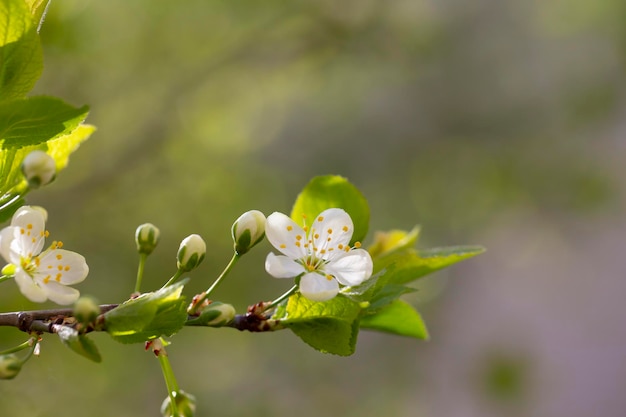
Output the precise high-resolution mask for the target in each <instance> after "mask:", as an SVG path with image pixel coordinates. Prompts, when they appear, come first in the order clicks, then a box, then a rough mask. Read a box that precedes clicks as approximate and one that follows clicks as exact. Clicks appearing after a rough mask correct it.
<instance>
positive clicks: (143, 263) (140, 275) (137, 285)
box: [135, 253, 148, 292]
mask: <svg viewBox="0 0 626 417" xmlns="http://www.w3.org/2000/svg"><path fill="white" fill-rule="evenodd" d="M146 259H148V254H146V253H142V254H140V255H139V267H138V268H137V281H136V282H135V292H140V289H141V280H142V279H143V269H144V267H145V266H146Z"/></svg>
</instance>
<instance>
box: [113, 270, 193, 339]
mask: <svg viewBox="0 0 626 417" xmlns="http://www.w3.org/2000/svg"><path fill="white" fill-rule="evenodd" d="M188 281H189V279H184V280H182V281H180V282H177V283H176V284H173V285H170V286H168V287H165V288H161V289H160V290H158V291H155V292H151V293H146V294H142V295H141V296H139V297H137V298H134V299H132V300H129V301H126V302H125V303H123V304H121V305H120V306H119V307H117V308H115V309H113V310H111V311H108V312H107V313H105V314H104V330H106V331H107V332H108V333H109V334H110V335H111V336H112V337H113V338H114V339H115V340H117V341H118V342H121V343H141V342H145V341H146V340H151V339H155V338H157V337H160V336H171V335H173V334H174V333H176V332H177V331H179V330H180V329H181V328H182V327H183V326H184V324H185V321H186V320H187V311H186V301H185V297H183V296H182V295H181V293H182V290H183V287H184V285H185V284H186V283H187V282H188Z"/></svg>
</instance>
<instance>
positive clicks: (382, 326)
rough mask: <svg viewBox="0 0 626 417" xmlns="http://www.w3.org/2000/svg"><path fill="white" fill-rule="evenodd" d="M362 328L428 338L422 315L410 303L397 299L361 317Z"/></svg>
mask: <svg viewBox="0 0 626 417" xmlns="http://www.w3.org/2000/svg"><path fill="white" fill-rule="evenodd" d="M360 325H361V328H364V329H372V330H378V331H381V332H386V333H393V334H397V335H400V336H408V337H414V338H416V339H424V340H425V339H428V331H427V330H426V325H425V324H424V321H423V320H422V316H420V314H419V313H418V312H417V311H416V310H415V309H414V308H413V307H412V306H410V305H409V304H407V303H405V302H404V301H401V300H395V301H393V302H392V303H391V304H389V305H388V306H387V307H385V308H383V309H382V310H380V311H378V312H377V313H376V314H373V315H368V316H364V317H363V318H361V323H360Z"/></svg>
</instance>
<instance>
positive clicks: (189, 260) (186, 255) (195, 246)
mask: <svg viewBox="0 0 626 417" xmlns="http://www.w3.org/2000/svg"><path fill="white" fill-rule="evenodd" d="M205 255H206V243H204V240H202V238H201V237H200V235H189V236H187V237H186V238H185V239H183V241H182V242H180V247H179V248H178V254H177V255H176V260H177V261H178V270H179V271H182V272H189V271H193V270H194V269H196V268H197V267H198V265H200V263H201V262H202V260H203V259H204V256H205Z"/></svg>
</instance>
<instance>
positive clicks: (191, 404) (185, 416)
mask: <svg viewBox="0 0 626 417" xmlns="http://www.w3.org/2000/svg"><path fill="white" fill-rule="evenodd" d="M173 394H174V395H173V396H174V401H176V408H177V409H178V414H176V415H174V413H173V412H172V408H171V398H170V397H169V396H168V397H167V398H166V399H165V401H163V404H162V405H161V414H162V415H163V417H193V415H194V414H195V412H196V398H195V397H194V396H193V395H191V394H188V393H186V392H185V391H183V390H178V391H175V392H174V393H173Z"/></svg>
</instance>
